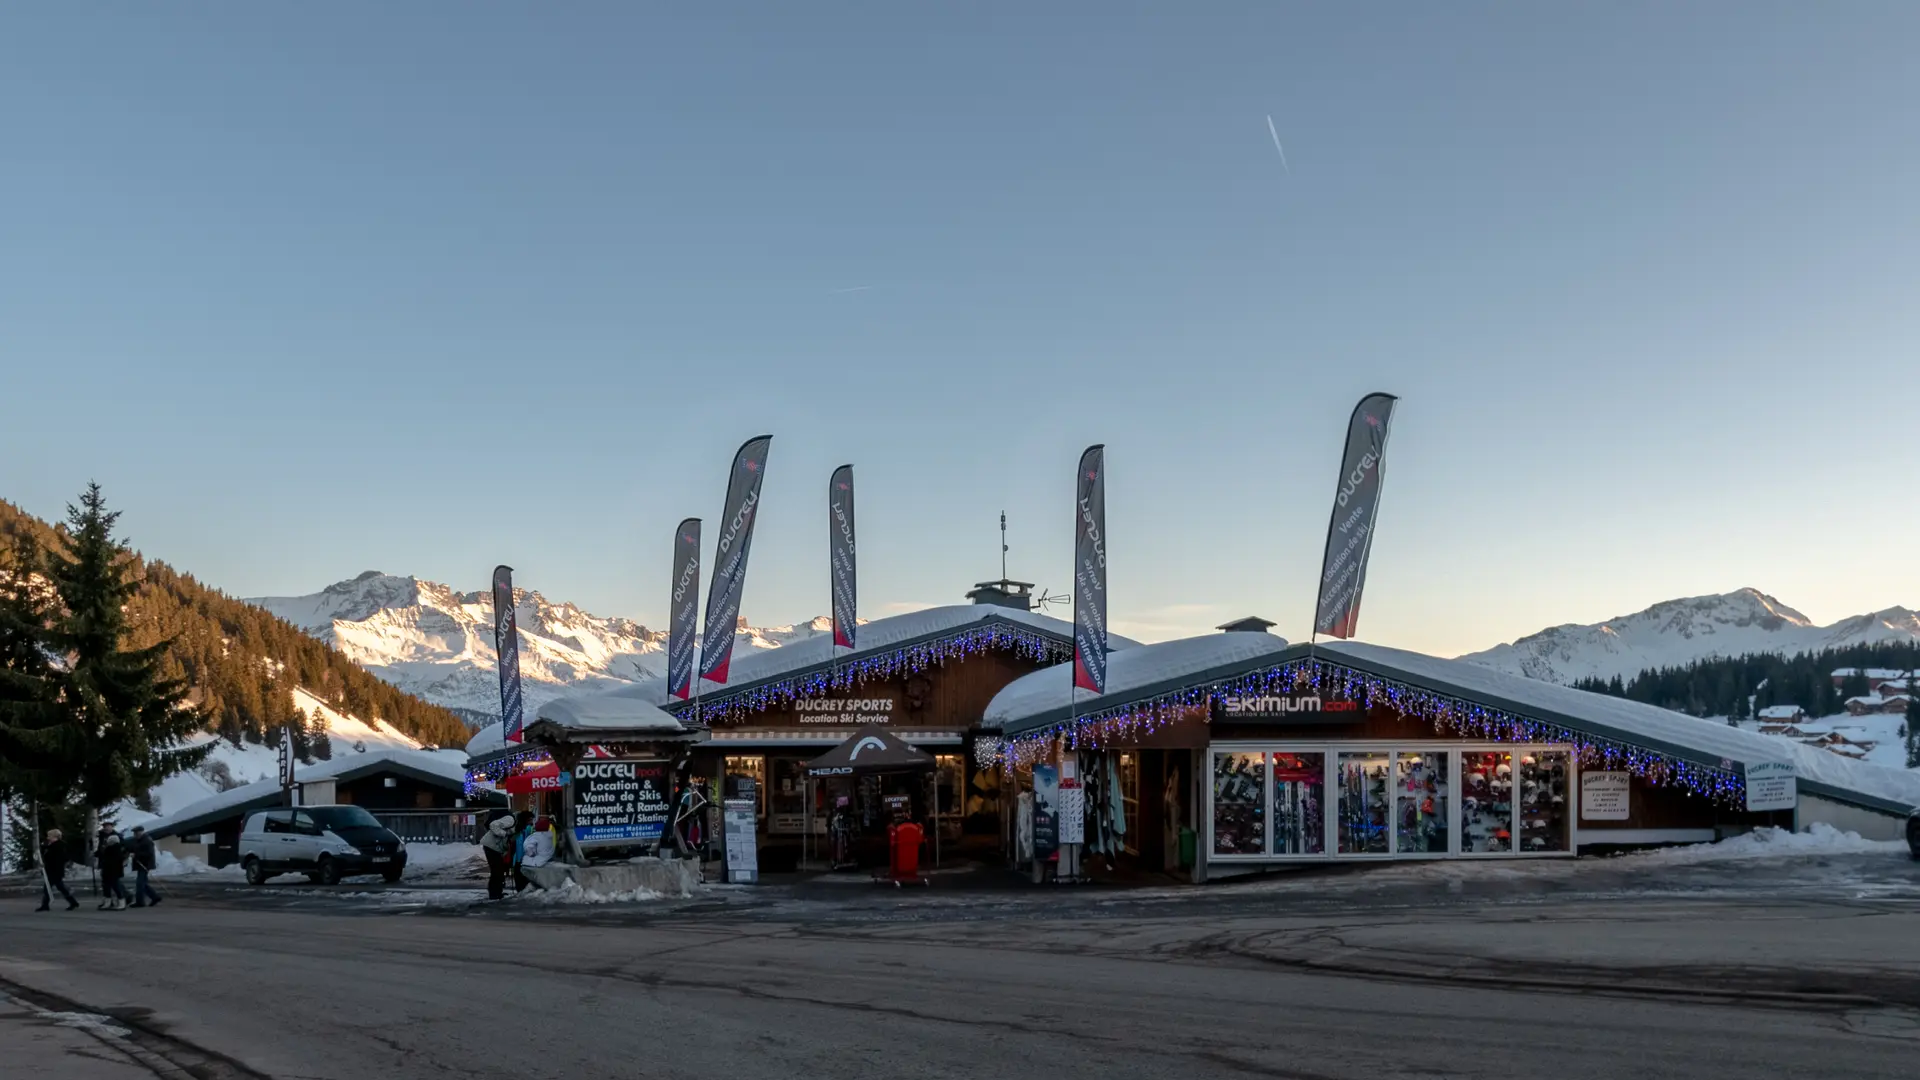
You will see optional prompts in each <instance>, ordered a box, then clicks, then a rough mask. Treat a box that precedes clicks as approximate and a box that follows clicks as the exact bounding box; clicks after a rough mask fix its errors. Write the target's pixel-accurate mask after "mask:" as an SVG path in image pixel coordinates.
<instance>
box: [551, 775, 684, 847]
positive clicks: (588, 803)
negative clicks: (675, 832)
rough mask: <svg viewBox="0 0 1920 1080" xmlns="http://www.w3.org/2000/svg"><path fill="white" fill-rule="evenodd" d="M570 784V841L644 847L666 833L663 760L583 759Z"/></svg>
mask: <svg viewBox="0 0 1920 1080" xmlns="http://www.w3.org/2000/svg"><path fill="white" fill-rule="evenodd" d="M572 780H573V783H572V785H571V786H572V788H573V838H574V839H575V840H576V841H577V842H579V844H580V845H581V846H582V847H588V846H612V845H635V844H646V843H651V842H653V841H655V840H658V839H659V838H660V836H661V834H662V833H664V832H665V831H666V828H667V818H668V816H669V812H670V811H669V806H668V802H667V793H668V788H669V784H668V783H667V763H666V762H664V761H657V760H647V761H642V760H633V759H629V760H620V759H613V760H607V759H600V760H591V761H582V762H581V763H580V764H579V765H576V766H574V769H573V773H572Z"/></svg>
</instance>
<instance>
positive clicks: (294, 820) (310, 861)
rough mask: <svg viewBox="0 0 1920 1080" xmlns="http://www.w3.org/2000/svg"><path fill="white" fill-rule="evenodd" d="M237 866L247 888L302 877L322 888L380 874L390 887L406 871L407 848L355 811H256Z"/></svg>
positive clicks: (309, 808)
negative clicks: (283, 876)
mask: <svg viewBox="0 0 1920 1080" xmlns="http://www.w3.org/2000/svg"><path fill="white" fill-rule="evenodd" d="M240 866H241V867H242V868H243V869H245V870H246V872H247V883H248V884H249V885H263V884H265V883H266V881H267V879H268V878H271V877H274V876H275V875H277V874H305V875H307V877H308V878H309V879H311V880H313V881H317V882H319V883H320V884H322V885H334V884H338V883H339V881H340V879H341V878H343V877H353V876H356V875H361V874H379V875H380V876H381V877H383V878H385V879H387V881H388V883H390V884H391V883H392V882H396V881H399V880H400V875H401V873H403V872H404V871H405V870H406V868H407V846H406V845H405V844H403V843H401V842H400V838H399V837H397V836H395V835H393V833H392V832H390V831H388V829H387V827H386V826H384V825H382V824H380V822H379V821H377V820H375V819H374V816H373V815H372V814H369V813H367V812H366V811H365V810H363V809H361V808H360V807H358V806H298V807H291V808H288V809H284V810H261V811H258V812H256V813H254V814H250V815H248V817H247V823H246V826H245V827H244V828H243V829H241V831H240Z"/></svg>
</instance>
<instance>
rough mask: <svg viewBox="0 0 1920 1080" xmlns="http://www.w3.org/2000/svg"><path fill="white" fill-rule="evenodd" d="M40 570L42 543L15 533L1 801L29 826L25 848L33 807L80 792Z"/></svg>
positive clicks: (4, 619) (3, 572)
mask: <svg viewBox="0 0 1920 1080" xmlns="http://www.w3.org/2000/svg"><path fill="white" fill-rule="evenodd" d="M40 568H41V554H40V548H39V545H38V544H37V543H35V542H34V540H33V538H32V537H31V536H29V535H16V536H15V537H14V541H13V545H12V549H11V550H10V551H7V552H4V553H0V801H5V802H8V803H10V804H11V805H12V806H13V809H14V811H15V812H14V813H13V814H11V815H9V817H10V820H12V821H13V822H15V823H16V824H17V825H18V826H20V827H21V828H22V829H24V830H25V831H23V832H22V833H21V836H23V837H27V839H26V840H25V841H24V844H25V847H26V848H31V847H32V846H33V845H32V840H31V835H32V821H31V820H30V817H31V814H32V807H33V806H34V805H35V804H38V805H41V806H45V807H49V808H51V807H58V806H62V805H65V803H66V802H67V800H68V799H69V798H71V797H72V793H73V781H72V777H71V775H70V773H69V772H68V770H66V769H65V768H63V767H62V760H63V755H62V754H61V752H60V743H61V739H60V715H59V712H58V711H57V710H56V709H55V707H54V694H55V689H54V684H53V677H54V674H55V669H54V665H53V660H52V653H51V652H50V651H49V649H48V646H47V626H48V623H49V622H50V621H51V620H52V617H53V612H52V604H51V597H50V596H49V590H48V589H47V587H46V581H45V579H44V578H42V577H38V576H36V575H38V574H39V571H40ZM7 839H8V840H9V841H12V840H14V839H17V838H7ZM16 846H18V845H16ZM18 854H20V855H24V856H27V858H26V859H24V860H23V859H21V858H16V859H14V860H12V861H13V862H15V864H16V865H18V864H23V863H24V862H27V861H31V852H29V851H22V852H19V853H18Z"/></svg>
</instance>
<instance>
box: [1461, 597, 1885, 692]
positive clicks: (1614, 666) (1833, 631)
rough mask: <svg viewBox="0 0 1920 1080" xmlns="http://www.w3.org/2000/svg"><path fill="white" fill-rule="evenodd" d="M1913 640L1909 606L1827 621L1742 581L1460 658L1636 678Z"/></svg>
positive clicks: (1548, 677) (1555, 674) (1558, 679)
mask: <svg viewBox="0 0 1920 1080" xmlns="http://www.w3.org/2000/svg"><path fill="white" fill-rule="evenodd" d="M1905 642H1914V643H1920V615H1917V614H1916V613H1915V612H1914V611H1912V610H1911V609H1908V608H1905V607H1890V608H1886V609H1884V610H1882V611H1876V612H1871V613H1869V614H1865V615H1856V616H1853V617H1851V618H1847V619H1841V620H1839V621H1838V622H1835V623H1832V624H1831V625H1828V626H1819V625H1816V624H1815V623H1814V622H1813V621H1812V620H1811V619H1808V618H1807V617H1806V616H1805V615H1802V614H1801V613H1800V612H1798V611H1796V610H1794V609H1793V608H1791V607H1788V606H1787V605H1785V604H1783V603H1781V602H1780V601H1779V600H1777V599H1775V598H1774V597H1772V596H1769V595H1767V594H1766V593H1763V592H1761V591H1759V590H1758V589H1739V590H1736V591H1734V592H1730V593H1724V594H1720V595H1714V596H1693V597H1687V598H1684V599H1679V600H1666V601H1662V602H1660V603H1658V604H1654V605H1653V606H1651V607H1649V608H1647V609H1645V610H1643V611H1639V612H1635V613H1634V614H1631V615H1622V616H1619V617H1617V618H1613V619H1608V620H1606V621H1604V622H1598V623H1592V624H1587V625H1579V624H1571V623H1570V624H1567V625H1563V626H1555V627H1550V628H1548V629H1545V630H1541V631H1539V632H1538V633H1534V634H1529V635H1527V636H1526V637H1523V638H1520V639H1518V640H1516V641H1513V642H1511V643H1508V644H1504V645H1496V646H1494V647H1493V648H1491V649H1483V650H1481V651H1479V652H1473V653H1468V654H1466V655H1464V656H1461V657H1459V658H1458V659H1461V660H1467V661H1471V662H1472V663H1476V664H1480V665H1482V666H1485V667H1490V668H1493V669H1495V670H1498V671H1504V672H1507V673H1508V674H1512V675H1524V676H1526V677H1528V678H1532V679H1540V680H1542V681H1544V682H1554V683H1562V684H1571V683H1574V682H1577V681H1579V680H1581V679H1588V678H1599V679H1611V678H1614V677H1619V678H1621V679H1631V678H1633V677H1634V676H1636V675H1639V674H1640V673H1642V672H1644V671H1651V670H1658V669H1660V668H1677V667H1685V666H1687V665H1688V664H1692V663H1694V662H1696V661H1700V660H1708V659H1714V658H1732V657H1738V656H1744V655H1750V654H1751V655H1762V654H1772V655H1779V656H1793V655H1797V654H1799V653H1815V652H1821V651H1823V650H1826V649H1839V648H1846V647H1849V646H1854V645H1875V644H1884V643H1905Z"/></svg>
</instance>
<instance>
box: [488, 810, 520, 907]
mask: <svg viewBox="0 0 1920 1080" xmlns="http://www.w3.org/2000/svg"><path fill="white" fill-rule="evenodd" d="M515 831H516V830H515V828H514V818H513V815H512V814H504V815H502V816H500V817H497V818H495V819H494V820H493V823H492V824H490V825H488V826H487V832H486V835H484V836H482V837H481V838H480V851H481V853H482V854H484V855H485V856H486V857H487V899H489V900H503V899H505V898H506V895H507V864H508V863H509V862H511V861H512V859H513V839H514V833H515Z"/></svg>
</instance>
